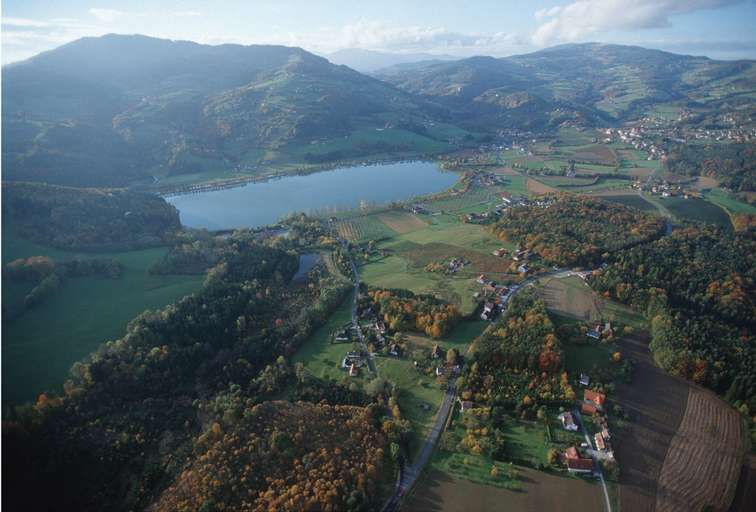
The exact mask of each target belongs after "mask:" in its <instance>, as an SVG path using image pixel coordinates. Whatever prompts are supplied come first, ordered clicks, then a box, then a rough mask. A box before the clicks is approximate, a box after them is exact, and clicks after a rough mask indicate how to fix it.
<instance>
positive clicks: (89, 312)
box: [2, 231, 203, 406]
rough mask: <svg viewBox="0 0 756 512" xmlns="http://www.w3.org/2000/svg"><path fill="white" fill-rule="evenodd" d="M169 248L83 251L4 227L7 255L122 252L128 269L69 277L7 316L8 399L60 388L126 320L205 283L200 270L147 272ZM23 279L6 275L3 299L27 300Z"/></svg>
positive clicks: (5, 386)
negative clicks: (12, 281) (17, 280)
mask: <svg viewBox="0 0 756 512" xmlns="http://www.w3.org/2000/svg"><path fill="white" fill-rule="evenodd" d="M164 253H165V249H163V248H157V249H146V250H141V251H129V252H121V253H107V254H96V255H93V254H91V253H90V254H82V253H75V252H68V251H61V250H57V249H51V248H46V247H43V246H40V245H38V244H35V243H33V242H30V241H28V240H24V239H21V238H18V237H16V236H13V234H12V232H11V233H9V232H8V231H5V233H4V236H3V263H5V262H7V261H10V260H13V259H16V258H21V257H27V256H32V255H46V256H50V257H52V258H54V259H56V260H61V261H63V260H71V259H73V258H74V257H89V258H91V257H95V256H96V257H98V258H103V257H108V258H114V259H117V260H118V261H120V262H121V263H122V264H123V266H124V272H123V275H122V276H121V277H120V278H119V279H107V278H100V277H83V278H74V279H67V280H65V282H64V284H63V286H62V287H61V288H60V289H59V290H57V291H56V292H55V293H54V294H53V295H51V296H50V297H49V298H47V299H46V300H45V301H44V302H42V303H41V304H39V305H37V306H36V307H34V308H33V309H30V310H28V311H27V312H25V313H24V314H23V315H22V316H20V317H18V318H17V319H15V320H13V321H11V322H7V323H4V324H3V344H2V373H3V377H2V384H3V405H4V406H6V405H10V404H18V403H22V402H25V401H29V400H33V399H35V398H36V396H37V395H38V394H39V393H42V392H43V391H53V392H61V391H62V385H63V382H64V381H65V380H66V378H67V376H68V371H69V369H70V367H71V365H72V364H73V363H74V362H76V361H78V360H80V359H82V358H84V357H85V356H87V355H88V354H90V353H91V352H92V351H93V350H95V349H96V348H97V347H98V346H99V345H100V344H102V343H104V342H106V341H110V340H114V339H117V338H120V337H121V336H123V334H124V333H125V330H126V324H127V323H128V322H129V321H130V320H131V319H133V318H134V317H135V316H136V315H138V314H139V313H141V312H143V311H145V310H147V309H159V308H162V307H163V306H165V305H167V304H170V303H172V302H174V301H176V300H177V299H179V298H181V297H183V296H185V295H188V294H191V293H193V292H194V291H196V290H197V289H199V287H200V286H201V283H202V280H203V277H202V276H153V275H149V274H148V273H147V269H148V267H149V266H150V265H151V264H152V263H154V262H155V261H157V260H158V259H159V258H160V257H162V255H163V254H164ZM25 287H26V288H28V285H26V286H24V285H21V286H18V285H16V284H10V285H7V284H6V283H3V301H7V300H23V292H24V288H25ZM6 288H7V289H6ZM27 291H28V290H27Z"/></svg>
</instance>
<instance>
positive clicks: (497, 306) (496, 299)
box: [473, 274, 518, 320]
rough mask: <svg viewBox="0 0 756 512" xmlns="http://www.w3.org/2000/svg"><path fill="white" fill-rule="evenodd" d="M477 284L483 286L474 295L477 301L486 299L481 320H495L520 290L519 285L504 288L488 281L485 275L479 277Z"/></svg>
mask: <svg viewBox="0 0 756 512" xmlns="http://www.w3.org/2000/svg"><path fill="white" fill-rule="evenodd" d="M477 282H478V284H481V285H483V289H482V290H481V291H480V292H476V293H475V294H474V295H473V298H475V299H481V298H482V299H484V302H483V311H482V312H481V314H480V318H481V320H493V318H494V317H495V316H496V315H497V314H498V313H499V311H500V310H501V309H503V308H504V306H506V304H507V301H508V300H509V297H510V296H511V295H512V293H513V292H514V291H515V290H516V289H517V288H518V286H517V285H512V286H504V285H503V284H499V283H497V282H496V281H492V280H490V279H486V276H485V275H484V274H481V275H479V276H478V279H477Z"/></svg>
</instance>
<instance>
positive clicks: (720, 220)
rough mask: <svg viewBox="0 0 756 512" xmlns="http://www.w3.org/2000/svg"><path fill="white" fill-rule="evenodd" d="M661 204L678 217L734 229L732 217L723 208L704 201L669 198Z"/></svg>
mask: <svg viewBox="0 0 756 512" xmlns="http://www.w3.org/2000/svg"><path fill="white" fill-rule="evenodd" d="M661 202H662V204H663V205H664V207H665V208H666V209H667V210H669V211H670V212H671V213H672V214H673V215H675V216H676V217H679V218H682V219H689V220H695V221H699V222H708V223H709V224H716V225H718V226H722V227H724V228H730V227H732V224H731V223H730V217H729V216H728V215H727V213H726V212H725V211H724V210H723V209H722V208H720V207H719V206H717V205H715V204H712V203H709V202H708V201H705V200H703V199H697V198H690V199H684V198H681V197H669V198H666V199H662V200H661Z"/></svg>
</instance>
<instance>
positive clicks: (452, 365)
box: [416, 343, 461, 378]
mask: <svg viewBox="0 0 756 512" xmlns="http://www.w3.org/2000/svg"><path fill="white" fill-rule="evenodd" d="M430 358H431V360H433V361H435V365H436V369H435V370H434V373H435V374H436V377H442V376H443V377H447V378H454V377H458V376H459V372H460V370H461V368H460V365H459V364H457V362H456V361H455V362H449V361H447V360H446V351H444V349H442V348H441V347H440V346H439V345H438V343H436V344H435V345H433V349H432V350H431V354H430ZM416 364H417V363H416Z"/></svg>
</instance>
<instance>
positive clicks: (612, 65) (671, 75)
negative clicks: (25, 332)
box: [376, 43, 756, 127]
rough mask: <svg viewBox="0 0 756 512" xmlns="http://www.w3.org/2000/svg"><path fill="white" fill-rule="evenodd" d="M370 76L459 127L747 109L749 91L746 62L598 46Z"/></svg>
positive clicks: (754, 71) (753, 86)
mask: <svg viewBox="0 0 756 512" xmlns="http://www.w3.org/2000/svg"><path fill="white" fill-rule="evenodd" d="M376 76H378V77H379V78H381V79H383V80H385V81H387V82H390V83H392V84H394V85H396V86H398V87H399V88H401V89H403V90H406V91H408V92H412V93H414V94H418V95H423V96H426V97H431V98H435V99H436V100H438V101H440V102H441V103H442V104H444V105H447V106H449V107H450V108H453V109H455V119H457V121H459V122H467V123H468V124H469V123H475V124H478V125H490V124H491V123H497V124H499V125H504V126H512V127H517V126H520V127H533V126H544V127H548V126H555V125H557V124H559V123H561V122H563V121H565V120H567V119H571V120H573V121H576V122H583V123H585V124H593V123H612V122H617V121H621V120H624V119H628V118H630V117H633V116H635V115H638V114H639V113H640V112H642V111H643V109H644V108H647V107H648V106H650V105H653V104H657V103H662V102H668V101H674V100H683V101H689V102H690V104H691V106H696V105H702V104H711V105H710V106H716V105H725V106H726V107H727V108H740V107H746V108H747V107H750V108H753V102H752V96H749V95H751V94H752V93H753V92H754V91H756V67H755V65H754V62H753V61H737V62H722V61H714V60H711V59H708V58H705V57H691V56H685V55H676V54H672V53H668V52H663V51H659V50H648V49H645V48H639V47H633V46H620V45H607V44H598V43H586V44H569V45H561V46H557V47H553V48H549V49H546V50H542V51H538V52H535V53H530V54H526V55H517V56H513V57H507V58H500V59H495V58H491V57H473V58H468V59H462V60H458V61H454V62H444V63H418V64H414V65H405V66H403V67H398V66H397V67H394V68H390V69H386V70H383V71H381V72H380V73H377V74H376Z"/></svg>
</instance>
